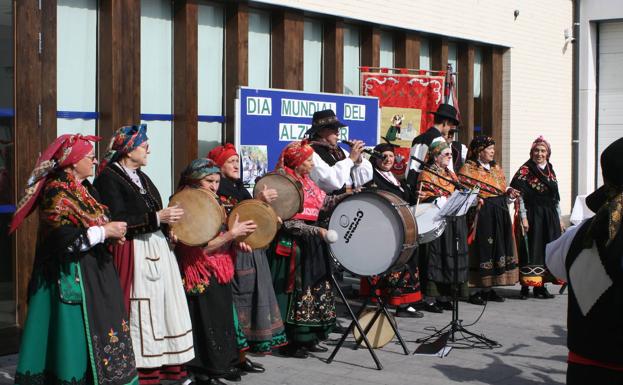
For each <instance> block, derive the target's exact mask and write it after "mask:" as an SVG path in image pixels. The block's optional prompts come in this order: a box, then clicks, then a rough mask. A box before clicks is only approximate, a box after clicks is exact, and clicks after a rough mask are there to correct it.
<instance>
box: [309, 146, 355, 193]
mask: <svg viewBox="0 0 623 385" xmlns="http://www.w3.org/2000/svg"><path fill="white" fill-rule="evenodd" d="M311 146H312V148H313V149H314V152H315V153H316V154H318V156H319V157H320V159H322V160H323V161H324V162H325V163H326V164H328V165H329V166H330V167H333V166H334V165H335V164H336V163H337V162H339V161H340V160H342V159H346V155H344V157H343V158H342V159H336V158H335V156H334V155H333V154H331V151H330V150H329V148H328V147H327V146H322V145H318V144H312V145H311ZM340 150H341V149H340ZM342 154H344V153H343V152H342ZM345 192H346V187H344V186H342V188H340V189H339V190H335V191H332V192H331V193H329V195H339V194H343V193H345Z"/></svg>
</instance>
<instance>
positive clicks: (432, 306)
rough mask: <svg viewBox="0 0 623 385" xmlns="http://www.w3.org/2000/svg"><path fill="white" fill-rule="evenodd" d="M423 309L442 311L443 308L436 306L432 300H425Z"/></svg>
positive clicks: (431, 311)
mask: <svg viewBox="0 0 623 385" xmlns="http://www.w3.org/2000/svg"><path fill="white" fill-rule="evenodd" d="M424 310H425V311H427V312H429V313H443V309H442V308H440V307H439V306H437V305H436V304H435V303H434V302H433V303H428V302H425V303H424Z"/></svg>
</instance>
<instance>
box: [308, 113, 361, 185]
mask: <svg viewBox="0 0 623 385" xmlns="http://www.w3.org/2000/svg"><path fill="white" fill-rule="evenodd" d="M342 127H345V125H344V124H343V123H341V122H340V121H339V120H338V118H337V116H335V112H333V110H324V111H317V112H315V113H314V116H313V118H312V126H311V128H310V129H309V130H307V132H306V135H307V136H309V138H310V140H311V142H310V145H311V147H312V148H313V150H314V154H313V157H314V158H313V159H314V169H313V170H312V172H311V173H310V175H309V176H310V178H311V179H312V181H313V182H314V183H315V184H316V185H318V187H320V188H321V189H322V190H323V191H324V192H326V193H328V194H332V195H339V194H342V193H344V192H345V191H346V187H347V186H348V187H361V186H363V185H364V184H365V183H367V182H368V181H370V180H371V179H372V164H371V163H370V162H369V161H368V160H367V159H364V158H362V159H361V160H360V161H357V162H353V161H352V160H351V159H350V158H349V153H348V151H346V150H344V149H342V148H341V147H340V146H333V145H332V144H330V143H328V142H327V141H326V140H324V139H322V138H321V137H319V136H318V135H316V134H317V133H318V132H319V131H320V130H322V129H324V128H331V129H339V128H342Z"/></svg>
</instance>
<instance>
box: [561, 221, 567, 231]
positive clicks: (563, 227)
mask: <svg viewBox="0 0 623 385" xmlns="http://www.w3.org/2000/svg"><path fill="white" fill-rule="evenodd" d="M566 230H567V226H565V223H564V222H563V221H560V232H561V233H564V232H565V231H566Z"/></svg>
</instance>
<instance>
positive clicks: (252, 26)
mask: <svg viewBox="0 0 623 385" xmlns="http://www.w3.org/2000/svg"><path fill="white" fill-rule="evenodd" d="M248 62H249V65H248V67H249V87H254V88H270V14H268V13H266V12H262V11H258V10H250V11H249V60H248Z"/></svg>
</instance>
